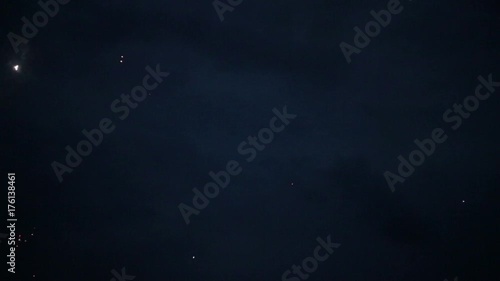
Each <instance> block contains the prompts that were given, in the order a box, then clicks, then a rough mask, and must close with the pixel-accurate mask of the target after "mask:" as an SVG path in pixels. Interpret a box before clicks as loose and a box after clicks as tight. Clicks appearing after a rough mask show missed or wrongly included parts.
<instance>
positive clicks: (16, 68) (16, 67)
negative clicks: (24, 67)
mask: <svg viewBox="0 0 500 281" xmlns="http://www.w3.org/2000/svg"><path fill="white" fill-rule="evenodd" d="M14 71H16V72H18V71H19V65H18V64H16V65H14Z"/></svg>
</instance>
